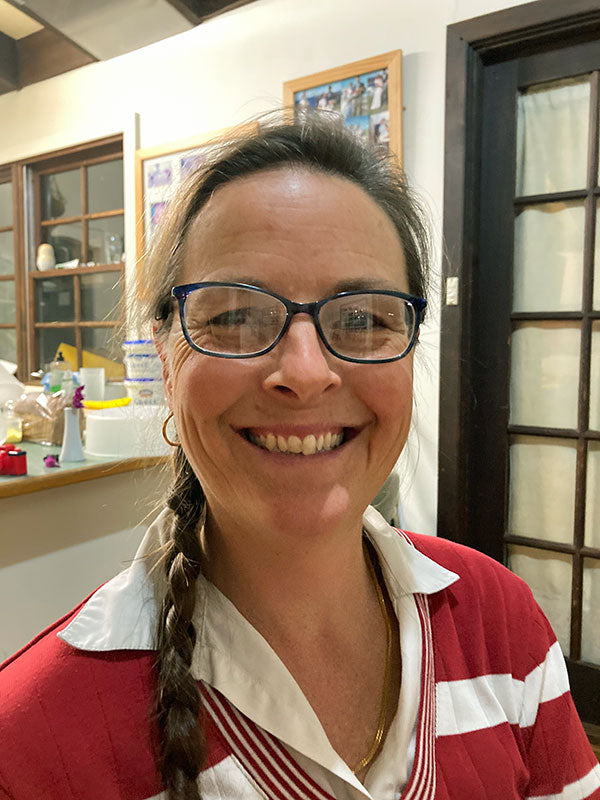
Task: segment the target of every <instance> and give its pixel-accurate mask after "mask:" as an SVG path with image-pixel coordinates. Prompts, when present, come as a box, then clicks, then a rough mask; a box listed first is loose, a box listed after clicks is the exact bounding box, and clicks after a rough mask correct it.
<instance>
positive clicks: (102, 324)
mask: <svg viewBox="0 0 600 800" xmlns="http://www.w3.org/2000/svg"><path fill="white" fill-rule="evenodd" d="M122 324H123V320H110V321H107V320H98V321H97V322H96V320H75V321H74V322H36V323H35V324H34V326H33V327H34V330H42V329H49V328H52V329H53V330H57V329H58V328H118V327H119V325H122ZM8 327H11V328H13V327H14V325H9V326H8Z"/></svg>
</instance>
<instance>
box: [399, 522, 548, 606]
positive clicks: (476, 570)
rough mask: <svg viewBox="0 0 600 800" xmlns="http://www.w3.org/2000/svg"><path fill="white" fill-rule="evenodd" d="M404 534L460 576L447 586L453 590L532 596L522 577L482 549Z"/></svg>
mask: <svg viewBox="0 0 600 800" xmlns="http://www.w3.org/2000/svg"><path fill="white" fill-rule="evenodd" d="M405 535H406V536H407V537H408V539H409V540H410V541H411V542H412V544H413V545H414V546H415V548H416V549H417V550H418V551H419V552H420V553H423V555H426V556H427V557H428V558H431V559H432V560H433V561H435V562H437V563H438V564H440V565H441V566H443V567H445V568H446V569H449V570H451V571H452V572H455V573H456V574H457V575H459V576H460V578H461V580H460V581H458V582H457V583H456V584H453V585H452V587H450V588H451V589H452V591H453V592H458V593H459V594H463V593H465V594H468V595H470V596H471V597H473V595H479V596H480V597H481V599H482V600H489V599H490V598H494V599H496V600H497V599H498V598H499V597H504V596H506V600H507V602H508V601H510V600H511V599H514V598H515V597H516V599H517V602H527V603H529V602H531V601H532V600H533V598H532V595H531V590H530V589H529V587H528V586H527V584H526V583H525V581H524V580H523V579H522V578H520V577H519V576H518V575H515V573H514V572H511V571H510V570H509V569H507V568H506V567H505V566H504V565H503V564H501V563H500V562H499V561H496V560H495V559H493V558H490V557H489V556H487V555H485V554H484V553H480V552H479V551H478V550H474V549H473V548H471V547H466V546H465V545H462V544H457V543H456V542H451V541H450V540H448V539H442V538H441V537H439V536H426V535H423V534H418V533H406V532H405Z"/></svg>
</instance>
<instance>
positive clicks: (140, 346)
mask: <svg viewBox="0 0 600 800" xmlns="http://www.w3.org/2000/svg"><path fill="white" fill-rule="evenodd" d="M123 350H125V355H126V356H128V355H139V354H140V353H142V354H146V355H157V352H156V347H155V346H154V341H153V340H152V339H126V340H125V341H124V342H123Z"/></svg>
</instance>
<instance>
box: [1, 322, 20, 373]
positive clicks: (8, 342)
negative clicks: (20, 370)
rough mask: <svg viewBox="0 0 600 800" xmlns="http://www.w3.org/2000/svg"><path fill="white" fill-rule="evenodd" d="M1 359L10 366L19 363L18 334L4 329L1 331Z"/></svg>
mask: <svg viewBox="0 0 600 800" xmlns="http://www.w3.org/2000/svg"><path fill="white" fill-rule="evenodd" d="M0 358H1V359H2V360H3V361H8V362H9V363H10V364H16V363H17V332H16V331H14V330H9V329H7V328H2V329H1V330H0Z"/></svg>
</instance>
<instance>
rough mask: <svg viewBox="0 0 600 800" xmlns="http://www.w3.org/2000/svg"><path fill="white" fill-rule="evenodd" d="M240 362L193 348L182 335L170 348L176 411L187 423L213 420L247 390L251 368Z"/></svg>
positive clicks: (199, 423) (202, 422)
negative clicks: (212, 355) (208, 354)
mask: <svg viewBox="0 0 600 800" xmlns="http://www.w3.org/2000/svg"><path fill="white" fill-rule="evenodd" d="M244 367H245V365H243V364H242V365H241V366H240V362H236V361H228V360H227V359H222V358H213V357H211V356H205V355H202V353H198V352H196V351H195V350H192V349H191V348H190V347H189V345H188V344H187V342H186V341H185V339H184V338H183V336H180V337H177V338H176V339H175V340H174V342H173V346H172V351H171V375H172V384H173V396H174V406H175V409H174V410H175V413H176V414H177V415H178V416H180V417H181V419H182V422H184V424H186V426H190V425H191V426H193V427H195V428H196V429H199V428H200V427H201V426H203V425H204V424H208V425H210V424H213V423H215V422H218V421H219V417H220V416H221V415H222V414H225V413H226V412H227V411H228V410H229V409H231V408H232V407H233V406H235V404H236V403H237V402H238V401H239V400H240V398H241V397H243V396H244V394H245V393H246V392H247V391H248V388H249V379H250V376H249V375H248V369H246V368H244Z"/></svg>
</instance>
